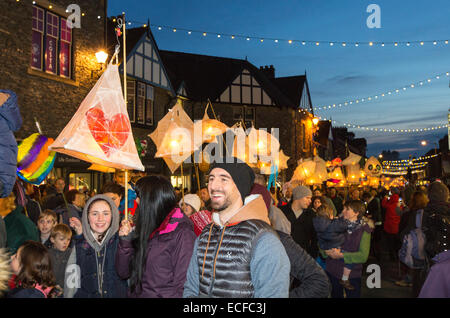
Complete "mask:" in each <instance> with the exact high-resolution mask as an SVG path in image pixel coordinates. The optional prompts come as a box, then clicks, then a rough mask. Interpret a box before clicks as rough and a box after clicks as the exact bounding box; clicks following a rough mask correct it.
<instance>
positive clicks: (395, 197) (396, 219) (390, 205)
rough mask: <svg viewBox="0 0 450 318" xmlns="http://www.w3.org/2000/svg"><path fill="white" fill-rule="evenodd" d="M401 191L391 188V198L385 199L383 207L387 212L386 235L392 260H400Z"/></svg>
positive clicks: (382, 202)
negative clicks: (398, 253) (399, 211)
mask: <svg viewBox="0 0 450 318" xmlns="http://www.w3.org/2000/svg"><path fill="white" fill-rule="evenodd" d="M399 199H400V191H399V189H398V188H391V196H390V197H388V196H386V197H384V198H383V201H381V206H382V207H383V208H384V209H385V210H386V214H385V218H384V234H385V237H386V242H387V244H388V249H389V255H390V257H391V260H393V261H395V260H397V259H398V256H397V252H398V250H399V249H400V246H401V242H400V240H399V238H398V226H399V224H400V219H401V215H399V214H398V212H397V211H398V209H399V208H400V203H399Z"/></svg>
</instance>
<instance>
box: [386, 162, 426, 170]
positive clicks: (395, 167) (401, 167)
mask: <svg viewBox="0 0 450 318" xmlns="http://www.w3.org/2000/svg"><path fill="white" fill-rule="evenodd" d="M427 165H428V162H423V163H421V164H417V165H410V166H390V165H386V166H383V169H386V170H389V171H404V170H409V169H418V168H423V167H426V166H427Z"/></svg>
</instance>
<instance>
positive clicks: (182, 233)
mask: <svg viewBox="0 0 450 318" xmlns="http://www.w3.org/2000/svg"><path fill="white" fill-rule="evenodd" d="M135 190H136V195H137V199H136V200H137V203H138V208H137V210H136V214H135V219H134V221H135V223H136V227H135V229H134V230H133V227H132V222H131V220H123V221H122V225H121V228H120V230H119V236H120V242H119V248H118V251H117V254H116V269H117V273H118V275H119V276H120V277H121V278H123V279H128V278H129V279H130V286H129V292H128V296H129V297H140V298H181V297H182V296H183V289H184V283H185V281H186V272H187V268H188V266H189V261H190V259H191V256H192V252H193V249H194V242H195V239H196V236H195V234H194V229H193V224H192V222H191V221H190V220H189V218H188V217H187V216H186V215H185V214H183V212H182V211H181V210H180V209H179V208H178V207H177V200H176V197H175V192H174V189H173V187H172V185H171V184H170V182H169V180H167V179H166V178H165V177H162V176H148V177H143V178H141V179H139V180H138V182H137V183H136V186H135Z"/></svg>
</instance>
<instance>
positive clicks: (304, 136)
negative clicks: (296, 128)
mask: <svg viewBox="0 0 450 318" xmlns="http://www.w3.org/2000/svg"><path fill="white" fill-rule="evenodd" d="M305 134H306V129H305V124H302V136H301V139H302V148H303V151H305V150H306V135H305Z"/></svg>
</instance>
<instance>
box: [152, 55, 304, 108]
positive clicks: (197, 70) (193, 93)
mask: <svg viewBox="0 0 450 318" xmlns="http://www.w3.org/2000/svg"><path fill="white" fill-rule="evenodd" d="M159 52H160V56H161V59H162V60H163V64H164V66H165V68H166V70H167V72H168V75H169V78H170V81H171V82H172V85H173V87H174V89H175V91H177V90H178V87H179V86H180V85H181V83H182V82H183V81H184V82H185V88H186V92H187V94H188V97H189V98H191V99H193V100H197V101H206V100H208V99H210V100H211V101H215V100H216V99H217V98H219V96H220V95H221V94H222V93H223V92H224V91H225V89H227V87H228V86H230V85H231V83H232V82H233V81H234V80H235V79H236V77H237V76H238V75H240V74H241V73H242V71H243V70H244V69H247V70H248V71H249V72H250V74H251V75H252V76H253V77H254V78H255V79H256V80H257V81H258V82H259V83H260V84H261V86H262V88H263V89H264V90H265V91H266V93H267V94H268V95H269V96H270V97H271V98H272V100H273V101H274V103H275V105H276V106H279V107H281V106H286V107H295V106H294V103H293V102H292V101H291V100H290V99H289V98H287V97H286V96H285V95H284V94H283V93H282V92H281V91H280V89H279V88H278V87H277V86H276V85H274V83H273V82H272V81H271V80H270V79H268V78H267V77H266V76H265V75H264V74H263V72H261V71H260V70H259V69H258V68H257V67H255V66H254V65H253V64H251V63H250V62H248V61H247V60H240V59H232V58H225V57H218V56H208V55H200V54H192V53H183V52H173V51H164V50H160V51H159Z"/></svg>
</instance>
